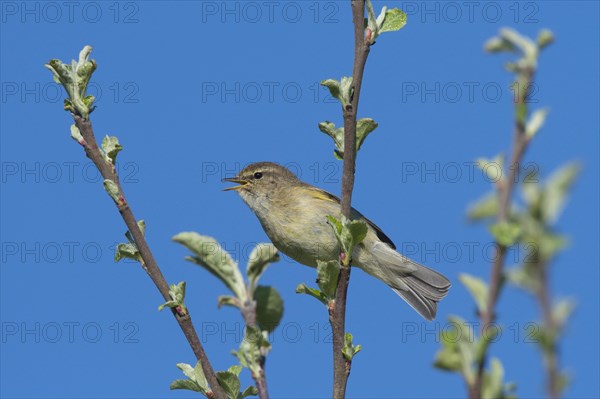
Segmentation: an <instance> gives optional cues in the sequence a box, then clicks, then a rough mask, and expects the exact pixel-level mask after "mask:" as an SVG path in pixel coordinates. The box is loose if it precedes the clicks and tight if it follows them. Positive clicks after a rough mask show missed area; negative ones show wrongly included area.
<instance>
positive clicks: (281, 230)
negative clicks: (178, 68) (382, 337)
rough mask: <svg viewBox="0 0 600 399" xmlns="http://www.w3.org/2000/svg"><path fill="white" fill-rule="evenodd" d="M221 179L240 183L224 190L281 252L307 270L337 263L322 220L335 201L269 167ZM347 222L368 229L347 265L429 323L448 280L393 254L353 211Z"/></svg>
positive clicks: (334, 213)
mask: <svg viewBox="0 0 600 399" xmlns="http://www.w3.org/2000/svg"><path fill="white" fill-rule="evenodd" d="M223 180H224V181H228V182H233V183H237V184H239V185H237V186H234V187H229V188H226V189H225V191H228V190H235V191H237V192H238V194H239V195H240V196H241V197H242V199H243V200H244V202H245V203H246V204H247V205H248V206H249V207H250V209H252V211H253V212H254V213H255V214H256V216H257V217H258V220H259V221H260V224H261V225H262V227H263V229H264V230H265V232H266V233H267V236H269V238H270V239H271V241H272V242H273V244H274V245H275V246H276V247H277V249H279V250H280V251H281V252H283V253H284V254H286V255H287V256H289V257H290V258H292V259H294V260H295V261H297V262H299V263H302V264H304V265H307V266H311V267H316V266H317V259H318V260H322V261H329V260H337V259H338V258H339V255H340V250H339V245H338V242H337V240H336V237H335V235H334V232H333V229H332V228H331V226H329V225H328V223H327V215H332V216H334V217H339V215H340V200H339V198H338V197H336V196H335V195H333V194H330V193H328V192H327V191H324V190H321V189H319V188H317V187H314V186H311V185H310V184H307V183H304V182H302V181H301V180H299V179H298V178H297V177H296V176H295V175H294V174H293V173H292V172H291V171H290V170H288V169H286V168H285V167H283V166H281V165H278V164H276V163H272V162H258V163H253V164H251V165H248V166H247V167H246V168H244V169H243V170H242V171H241V172H240V173H239V175H238V176H236V177H233V178H227V179H223ZM351 219H352V220H355V219H359V220H362V221H364V222H366V224H367V226H368V231H367V235H366V236H365V238H364V240H363V241H362V242H361V243H359V244H358V245H357V246H356V247H355V248H354V250H353V253H352V255H351V260H352V265H353V266H356V267H358V268H360V269H362V270H364V271H365V272H367V273H368V274H370V275H371V276H373V277H375V278H377V279H379V280H381V281H383V282H384V283H386V284H387V285H388V286H390V287H391V288H392V289H393V290H394V292H395V293H396V294H398V295H400V297H402V299H404V300H405V301H406V302H408V304H409V305H410V306H411V307H412V308H413V309H414V310H416V311H417V312H418V313H419V314H420V315H421V316H423V317H424V318H425V319H427V320H432V319H433V318H434V317H435V314H436V311H437V303H438V302H439V301H440V300H441V299H442V298H444V297H445V296H446V294H448V289H449V288H450V281H448V279H447V278H446V277H444V276H443V275H441V274H440V273H438V272H436V271H434V270H432V269H429V268H427V267H425V266H423V265H420V264H418V263H416V262H413V261H412V260H410V259H408V258H406V257H405V256H403V255H401V254H400V253H398V252H397V251H396V246H395V245H394V243H393V242H392V240H390V238H389V237H388V236H386V235H385V234H384V233H383V231H381V229H380V228H379V227H377V225H375V223H373V222H371V221H370V220H369V219H367V218H366V217H364V216H363V215H362V214H361V213H360V212H358V211H357V210H355V209H352V214H351Z"/></svg>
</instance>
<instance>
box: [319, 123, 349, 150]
mask: <svg viewBox="0 0 600 399" xmlns="http://www.w3.org/2000/svg"><path fill="white" fill-rule="evenodd" d="M319 130H320V131H322V132H323V133H325V134H326V135H328V136H329V137H331V138H332V139H333V142H334V144H335V150H334V151H333V155H335V157H336V158H337V159H342V158H343V157H344V128H343V127H338V128H336V127H335V124H334V123H332V122H329V121H325V122H320V123H319Z"/></svg>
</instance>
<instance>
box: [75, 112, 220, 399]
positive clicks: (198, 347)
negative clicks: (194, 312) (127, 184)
mask: <svg viewBox="0 0 600 399" xmlns="http://www.w3.org/2000/svg"><path fill="white" fill-rule="evenodd" d="M73 119H74V120H75V124H76V126H77V127H78V128H79V131H80V132H81V135H82V136H83V138H84V140H85V143H83V146H84V149H85V153H86V155H87V157H88V158H90V159H91V160H92V162H93V163H94V165H96V167H97V168H98V170H99V171H100V173H101V174H102V177H103V178H104V179H105V180H106V179H108V180H112V181H113V182H114V183H115V184H116V185H117V187H118V188H119V193H120V198H119V203H118V204H117V207H118V209H119V213H120V214H121V217H122V218H123V221H124V222H125V225H126V226H127V229H129V231H130V232H131V235H132V236H133V239H134V241H135V245H136V246H137V249H138V251H139V252H140V255H141V256H142V260H143V267H144V269H145V270H146V272H147V273H148V275H149V276H150V278H151V279H152V281H153V282H154V285H156V288H158V290H159V291H160V293H161V295H162V297H163V299H164V300H165V301H169V300H171V297H170V295H169V285H168V284H167V282H166V280H165V278H164V276H163V275H162V272H161V271H160V269H159V267H158V264H157V263H156V260H155V259H154V256H153V255H152V252H151V251H150V248H149V247H148V243H147V242H146V239H145V238H144V235H143V234H142V232H141V230H140V228H139V226H138V224H137V220H136V218H135V217H134V215H133V212H132V210H131V208H130V207H129V204H128V203H127V200H126V199H125V194H124V192H123V189H122V188H121V183H120V181H119V177H118V175H117V173H116V171H115V169H114V166H113V165H110V164H108V163H107V162H106V161H105V160H104V157H103V155H102V153H101V152H100V149H99V148H98V144H97V142H96V138H95V135H94V131H93V129H92V123H91V121H90V120H89V119H87V120H86V119H83V118H82V117H81V116H79V115H74V116H73ZM171 311H172V312H173V316H174V317H175V319H176V320H177V323H179V327H181V331H183V334H184V335H185V337H186V338H187V340H188V342H189V344H190V347H191V348H192V350H193V351H194V354H195V355H196V358H197V359H198V360H199V361H200V364H201V365H202V370H203V371H204V374H205V375H206V379H207V380H208V384H209V386H210V389H211V390H212V393H209V395H211V397H213V398H217V399H226V396H225V392H224V391H223V388H221V386H220V385H219V383H218V381H217V375H216V374H215V371H214V370H213V368H212V365H211V364H210V362H209V360H208V357H207V356H206V353H205V352H204V348H203V347H202V344H201V343H200V340H199V339H198V334H197V333H196V330H195V328H194V325H193V324H192V319H191V318H190V316H189V314H179V313H178V311H177V310H176V309H175V308H172V309H171Z"/></svg>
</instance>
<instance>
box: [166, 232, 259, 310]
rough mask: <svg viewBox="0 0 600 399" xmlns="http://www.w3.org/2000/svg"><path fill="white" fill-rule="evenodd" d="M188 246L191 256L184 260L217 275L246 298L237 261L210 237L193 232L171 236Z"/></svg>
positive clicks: (236, 293)
mask: <svg viewBox="0 0 600 399" xmlns="http://www.w3.org/2000/svg"><path fill="white" fill-rule="evenodd" d="M173 241H175V242H178V243H180V244H182V245H184V246H185V247H186V248H188V249H189V250H190V251H192V253H193V254H194V255H193V256H188V257H186V260H188V261H190V262H193V263H196V264H198V265H200V266H202V267H204V268H205V269H206V270H208V271H209V272H211V273H212V274H214V275H215V276H217V277H218V278H219V279H220V280H221V281H222V282H223V283H224V284H225V285H226V286H227V287H228V288H229V289H230V290H231V291H232V292H233V293H234V294H235V295H236V296H237V297H238V298H239V299H240V300H241V301H245V300H246V299H247V298H246V297H247V294H246V285H245V283H244V279H243V277H242V274H241V272H240V269H239V267H238V264H237V262H235V261H234V260H233V259H232V258H231V256H230V255H229V253H227V251H225V250H224V249H223V248H222V247H221V245H219V243H218V242H217V240H215V239H214V238H212V237H208V236H203V235H200V234H198V233H195V232H184V233H179V234H177V235H176V236H174V237H173Z"/></svg>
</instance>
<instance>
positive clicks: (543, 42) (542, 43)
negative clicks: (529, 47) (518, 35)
mask: <svg viewBox="0 0 600 399" xmlns="http://www.w3.org/2000/svg"><path fill="white" fill-rule="evenodd" d="M536 41H537V45H538V48H539V49H540V50H542V49H544V48H546V47H548V46H549V45H550V44H552V43H553V42H554V33H552V31H551V30H549V29H542V30H541V31H540V33H538V37H537V40H536Z"/></svg>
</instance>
